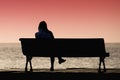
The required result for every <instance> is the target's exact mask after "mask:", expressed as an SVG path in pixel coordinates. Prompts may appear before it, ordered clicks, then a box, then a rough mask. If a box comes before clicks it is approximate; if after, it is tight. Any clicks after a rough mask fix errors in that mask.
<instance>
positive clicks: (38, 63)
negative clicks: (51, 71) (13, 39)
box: [0, 43, 120, 70]
mask: <svg viewBox="0 0 120 80" xmlns="http://www.w3.org/2000/svg"><path fill="white" fill-rule="evenodd" d="M105 47H106V52H109V53H110V57H107V58H106V59H105V63H106V68H120V61H119V60H120V43H106V44H105ZM64 59H66V60H67V61H66V62H65V63H63V64H58V59H57V58H56V59H55V69H66V68H98V64H99V58H81V57H80V58H66V57H64ZM25 62H26V57H25V56H24V55H23V53H22V50H21V44H20V43H0V69H2V70H4V69H5V70H6V69H24V67H25ZM32 65H33V68H34V69H42V68H50V58H49V57H48V58H46V57H34V58H33V59H32Z"/></svg>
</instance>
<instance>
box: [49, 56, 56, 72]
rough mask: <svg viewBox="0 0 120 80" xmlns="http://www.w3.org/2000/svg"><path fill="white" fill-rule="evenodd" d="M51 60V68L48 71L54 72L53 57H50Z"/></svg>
mask: <svg viewBox="0 0 120 80" xmlns="http://www.w3.org/2000/svg"><path fill="white" fill-rule="evenodd" d="M50 60H51V68H50V71H54V61H55V57H50Z"/></svg>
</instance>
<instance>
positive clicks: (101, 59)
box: [98, 57, 106, 72]
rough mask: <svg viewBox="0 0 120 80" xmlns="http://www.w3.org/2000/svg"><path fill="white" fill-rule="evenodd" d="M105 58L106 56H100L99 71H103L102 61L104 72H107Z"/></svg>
mask: <svg viewBox="0 0 120 80" xmlns="http://www.w3.org/2000/svg"><path fill="white" fill-rule="evenodd" d="M104 59H105V57H100V62H99V70H98V72H101V63H103V68H104V72H106V67H105V61H104Z"/></svg>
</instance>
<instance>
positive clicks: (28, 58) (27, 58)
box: [25, 56, 33, 72]
mask: <svg viewBox="0 0 120 80" xmlns="http://www.w3.org/2000/svg"><path fill="white" fill-rule="evenodd" d="M31 60H32V57H31V56H26V66H25V71H26V72H27V71H28V69H27V66H28V62H29V63H30V71H31V72H32V71H33V70H32V63H31Z"/></svg>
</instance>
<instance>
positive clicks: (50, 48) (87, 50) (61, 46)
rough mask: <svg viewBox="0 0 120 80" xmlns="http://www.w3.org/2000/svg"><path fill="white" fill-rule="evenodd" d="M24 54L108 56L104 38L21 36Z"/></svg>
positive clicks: (42, 55)
mask: <svg viewBox="0 0 120 80" xmlns="http://www.w3.org/2000/svg"><path fill="white" fill-rule="evenodd" d="M20 41H21V45H22V51H23V54H24V55H31V56H41V57H50V56H62V57H100V56H107V55H106V51H105V45H104V39H103V38H92V39H89V38H88V39H79V38H78V39H68V38H57V39H54V40H40V39H39V40H38V39H34V38H21V39H20Z"/></svg>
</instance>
